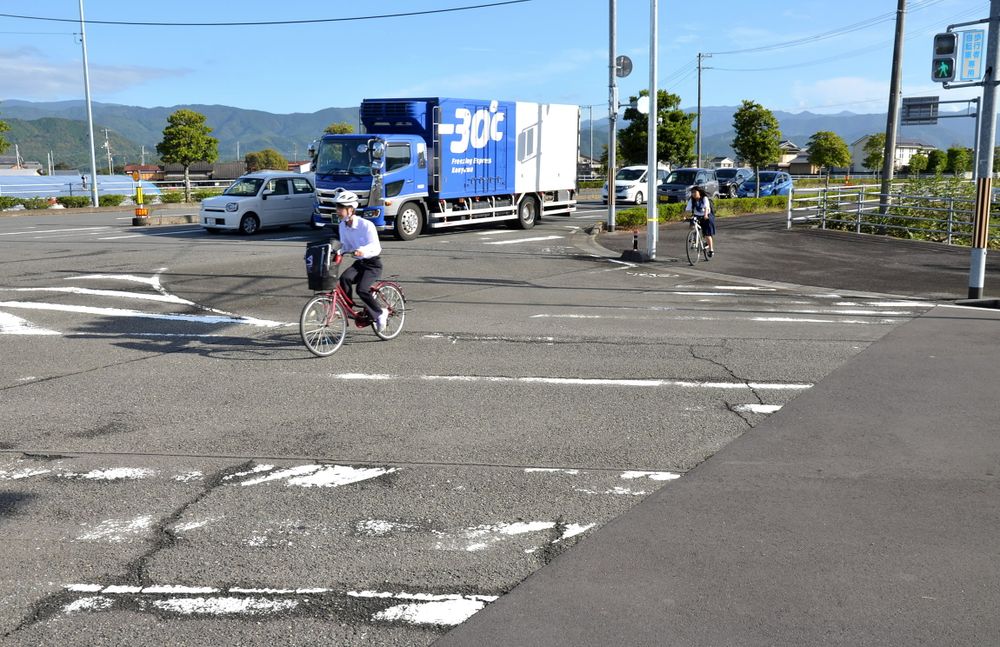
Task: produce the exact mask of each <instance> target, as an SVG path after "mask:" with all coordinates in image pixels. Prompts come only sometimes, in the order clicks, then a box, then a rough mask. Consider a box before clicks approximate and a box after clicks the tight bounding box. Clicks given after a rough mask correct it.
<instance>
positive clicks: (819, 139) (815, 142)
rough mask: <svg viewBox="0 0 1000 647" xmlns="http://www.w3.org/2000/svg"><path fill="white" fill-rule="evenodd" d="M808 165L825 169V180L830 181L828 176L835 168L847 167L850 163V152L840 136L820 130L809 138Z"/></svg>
mask: <svg viewBox="0 0 1000 647" xmlns="http://www.w3.org/2000/svg"><path fill="white" fill-rule="evenodd" d="M807 146H808V147H809V163H810V164H815V165H816V166H819V167H820V168H824V167H825V168H826V180H827V182H829V181H830V174H831V173H832V172H833V167H835V166H848V165H850V163H851V151H850V149H849V148H847V144H846V143H845V142H844V140H843V139H841V138H840V135H838V134H837V133H833V132H830V131H829V130H821V131H819V132H815V133H813V136H812V137H810V138H809V143H808V144H807Z"/></svg>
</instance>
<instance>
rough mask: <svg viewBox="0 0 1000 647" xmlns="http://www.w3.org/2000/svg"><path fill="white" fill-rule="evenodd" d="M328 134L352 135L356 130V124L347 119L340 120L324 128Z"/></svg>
mask: <svg viewBox="0 0 1000 647" xmlns="http://www.w3.org/2000/svg"><path fill="white" fill-rule="evenodd" d="M323 132H324V133H326V134H327V135H350V134H351V133H353V132H354V126H352V125H351V124H349V123H347V122H346V121H338V122H335V123H332V124H330V125H329V126H327V127H326V128H324V129H323Z"/></svg>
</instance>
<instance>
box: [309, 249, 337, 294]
mask: <svg viewBox="0 0 1000 647" xmlns="http://www.w3.org/2000/svg"><path fill="white" fill-rule="evenodd" d="M305 262H306V278H307V279H308V280H309V289H310V290H312V291H313V292H326V291H329V290H332V289H333V286H334V285H336V283H337V269H338V268H337V266H336V265H335V264H334V263H333V245H331V244H330V243H309V244H308V245H306V255H305Z"/></svg>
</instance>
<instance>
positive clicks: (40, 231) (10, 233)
mask: <svg viewBox="0 0 1000 647" xmlns="http://www.w3.org/2000/svg"><path fill="white" fill-rule="evenodd" d="M100 229H111V227H107V226H104V227H74V228H72V229H35V230H32V231H8V232H4V233H2V234H0V236H18V235H22V234H49V233H64V232H67V231H95V230H100Z"/></svg>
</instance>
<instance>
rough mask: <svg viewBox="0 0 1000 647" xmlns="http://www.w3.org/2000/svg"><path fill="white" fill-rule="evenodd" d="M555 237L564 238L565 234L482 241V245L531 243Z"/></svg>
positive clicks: (554, 238)
mask: <svg viewBox="0 0 1000 647" xmlns="http://www.w3.org/2000/svg"><path fill="white" fill-rule="evenodd" d="M557 238H565V236H536V237H535V238H518V239H517V240H495V241H493V242H490V243H483V244H484V245H516V244H517V243H533V242H537V241H540V240H556V239H557Z"/></svg>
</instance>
